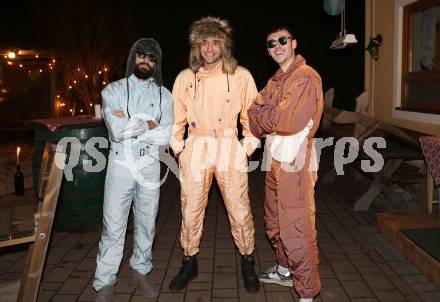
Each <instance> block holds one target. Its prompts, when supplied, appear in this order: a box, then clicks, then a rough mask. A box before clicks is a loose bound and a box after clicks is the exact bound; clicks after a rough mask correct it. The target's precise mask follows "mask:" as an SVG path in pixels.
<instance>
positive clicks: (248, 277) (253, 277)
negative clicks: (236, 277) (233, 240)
mask: <svg viewBox="0 0 440 302" xmlns="http://www.w3.org/2000/svg"><path fill="white" fill-rule="evenodd" d="M254 264H255V262H254V255H253V254H251V255H241V273H242V274H243V281H244V287H245V288H246V290H247V291H248V292H250V293H256V292H257V291H258V290H259V289H260V281H258V277H257V274H256V273H255V268H254Z"/></svg>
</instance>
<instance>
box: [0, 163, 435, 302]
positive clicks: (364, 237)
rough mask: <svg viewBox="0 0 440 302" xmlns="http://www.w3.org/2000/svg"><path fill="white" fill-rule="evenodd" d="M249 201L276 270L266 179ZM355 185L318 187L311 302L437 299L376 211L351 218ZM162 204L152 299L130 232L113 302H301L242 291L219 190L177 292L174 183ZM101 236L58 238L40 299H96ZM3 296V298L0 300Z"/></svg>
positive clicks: (8, 272)
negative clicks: (192, 267) (318, 286)
mask: <svg viewBox="0 0 440 302" xmlns="http://www.w3.org/2000/svg"><path fill="white" fill-rule="evenodd" d="M249 182H250V197H251V202H252V209H253V214H254V221H255V226H256V252H255V254H256V259H257V269H264V268H267V267H270V266H273V265H274V254H273V251H272V249H271V247H270V245H269V244H268V241H267V240H266V238H265V235H264V225H263V190H264V186H263V185H264V174H263V172H261V171H258V172H252V173H251V174H250V178H249ZM355 188H356V186H355V185H351V184H350V185H349V186H348V185H347V183H346V182H345V181H344V180H342V181H338V182H337V183H336V184H332V185H324V184H321V183H319V184H318V186H317V226H318V237H319V239H318V243H319V248H320V259H321V264H320V272H321V280H322V291H321V294H320V296H319V297H318V298H317V299H315V301H324V302H344V301H355V302H373V301H390V302H391V301H411V302H412V301H431V302H434V301H435V302H438V301H440V289H439V288H437V287H436V286H434V285H433V284H432V283H430V282H428V281H427V280H426V278H425V277H424V276H423V275H422V274H421V273H420V272H419V271H418V270H417V269H416V268H415V267H414V266H413V265H411V264H410V263H409V262H408V261H406V260H405V259H404V258H403V257H402V256H401V255H400V254H399V253H398V252H397V251H396V250H395V249H394V248H393V247H392V246H391V245H390V244H389V243H388V242H386V241H385V240H384V239H383V238H382V236H381V235H379V234H378V233H377V231H376V225H375V217H374V212H373V211H371V210H370V211H368V212H357V213H355V212H353V211H352V210H351V206H352V204H353V200H354V195H356V194H355V193H353V191H355ZM161 191H162V196H161V206H160V212H159V217H158V222H157V237H156V242H155V245H154V251H153V254H154V270H153V272H152V276H153V278H154V280H155V282H156V283H157V285H158V286H160V296H159V297H158V298H157V299H150V300H148V299H144V298H143V297H142V296H140V295H139V292H138V291H137V290H136V289H135V288H134V286H133V284H132V282H131V278H130V270H129V267H128V258H129V256H130V253H131V248H132V242H133V240H132V229H131V228H129V231H128V235H127V239H126V247H125V252H124V258H123V261H122V263H121V267H120V272H119V276H118V284H117V286H116V289H115V292H116V299H115V301H161V302H162V301H163V302H173V301H198V302H203V301H225V302H226V301H252V302H259V301H271V302H284V301H298V300H299V298H298V296H297V295H296V293H295V292H294V290H292V289H290V288H285V287H281V286H276V285H264V286H262V288H261V290H260V291H259V292H258V293H256V294H249V293H247V292H246V291H245V289H244V287H243V282H242V279H241V274H240V267H239V259H240V258H239V255H238V252H237V251H236V249H235V247H234V243H233V240H232V238H231V235H230V231H229V223H228V219H227V216H226V213H225V210H224V206H223V204H222V203H221V201H219V195H218V191H217V190H213V191H212V192H211V195H210V200H209V204H208V209H207V213H206V219H205V227H204V233H203V239H202V243H201V250H200V254H199V255H198V260H199V272H200V273H199V276H198V278H197V279H195V280H194V281H193V282H191V283H190V285H189V286H188V288H187V289H186V290H184V291H181V292H170V291H169V290H168V284H169V282H170V280H171V278H172V277H173V276H174V275H175V274H176V273H177V271H178V269H179V267H180V263H181V258H182V252H181V249H180V243H179V240H178V237H179V228H180V217H181V215H180V206H179V198H178V196H179V190H178V185H177V180H176V179H175V178H174V177H170V178H169V179H168V181H167V182H166V184H165V185H164V186H162V189H161ZM99 236H100V232H99V231H93V232H87V233H59V232H55V233H54V236H53V239H52V241H51V245H50V249H49V253H48V257H47V261H46V265H45V271H44V278H43V282H42V288H41V290H40V294H39V299H38V301H62V302H69V301H93V300H94V298H95V293H94V291H93V289H92V287H91V281H92V277H93V273H94V270H95V258H96V254H97V250H98V240H99ZM24 261H25V251H15V252H12V253H7V254H3V255H2V256H0V281H5V280H15V279H19V278H20V277H21V272H22V270H23V266H24ZM1 300H2V298H1V297H0V301H1Z"/></svg>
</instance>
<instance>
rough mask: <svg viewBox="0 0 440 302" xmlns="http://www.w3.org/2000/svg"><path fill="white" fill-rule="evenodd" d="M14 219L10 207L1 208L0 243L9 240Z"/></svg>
mask: <svg viewBox="0 0 440 302" xmlns="http://www.w3.org/2000/svg"><path fill="white" fill-rule="evenodd" d="M11 219H12V209H11V208H10V207H0V241H3V240H8V239H9V233H10V226H11Z"/></svg>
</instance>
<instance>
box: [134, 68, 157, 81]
mask: <svg viewBox="0 0 440 302" xmlns="http://www.w3.org/2000/svg"><path fill="white" fill-rule="evenodd" d="M153 72H154V69H153V68H151V67H150V66H148V65H146V66H145V67H139V65H136V67H135V68H134V71H133V73H134V75H135V76H136V77H137V78H138V79H141V80H147V79H149V78H150V77H151V76H152V75H153Z"/></svg>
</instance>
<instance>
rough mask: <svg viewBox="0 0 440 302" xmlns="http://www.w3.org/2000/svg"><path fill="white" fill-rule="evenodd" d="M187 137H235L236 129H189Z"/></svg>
mask: <svg viewBox="0 0 440 302" xmlns="http://www.w3.org/2000/svg"><path fill="white" fill-rule="evenodd" d="M188 131H189V135H192V136H210V137H213V138H217V137H233V136H237V134H238V130H237V128H225V129H199V128H189V129H188Z"/></svg>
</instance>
